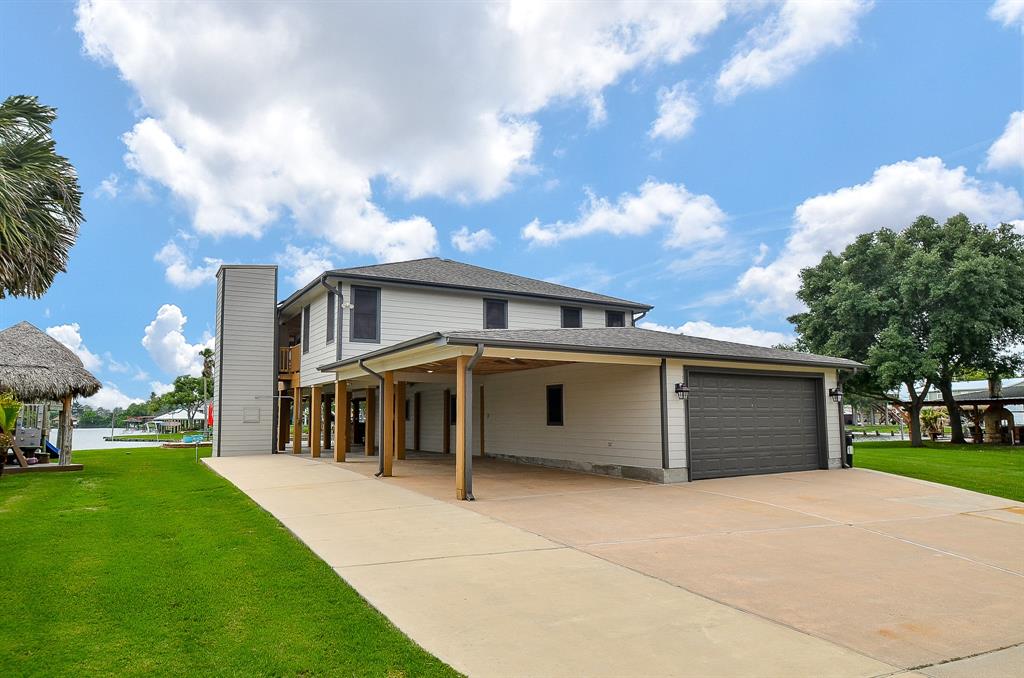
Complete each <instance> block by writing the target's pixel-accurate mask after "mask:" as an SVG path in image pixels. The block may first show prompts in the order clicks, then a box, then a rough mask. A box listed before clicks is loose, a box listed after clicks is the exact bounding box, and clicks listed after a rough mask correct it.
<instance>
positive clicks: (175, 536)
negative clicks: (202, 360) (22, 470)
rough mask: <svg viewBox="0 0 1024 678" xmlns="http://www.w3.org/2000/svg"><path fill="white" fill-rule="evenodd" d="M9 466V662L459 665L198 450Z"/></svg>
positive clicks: (32, 669)
mask: <svg viewBox="0 0 1024 678" xmlns="http://www.w3.org/2000/svg"><path fill="white" fill-rule="evenodd" d="M74 459H75V461H77V462H81V463H83V464H85V471H84V472H81V473H57V474H21V475H17V476H6V475H5V476H4V477H2V478H0V525H2V527H0V554H2V556H0V572H2V573H3V574H2V576H3V580H4V581H3V593H2V594H0V624H2V627H3V634H2V635H3V640H2V642H0V676H28V675H38V676H55V675H73V676H86V675H93V676H95V675H143V674H147V675H148V674H159V675H238V676H250V675H273V676H295V675H303V676H315V675H343V676H451V675H457V674H456V673H455V672H454V671H453V670H452V669H451V668H449V667H448V666H446V665H445V664H443V663H442V662H441V661H440V660H438V659H436V658H435V657H433V656H431V655H430V654H428V653H427V652H425V651H424V650H423V649H421V648H420V647H419V646H417V645H416V644H414V643H413V642H412V641H411V640H409V639H408V638H407V637H406V636H405V635H403V634H402V633H401V632H400V631H399V630H398V629H396V628H395V627H394V626H393V625H392V624H391V623H390V622H389V621H388V620H387V619H386V618H385V617H384V616H382V615H381V614H379V613H378V612H377V611H376V610H374V609H373V608H371V607H370V606H369V605H368V604H367V603H366V602H365V601H363V599H362V598H360V597H359V595H358V594H357V593H356V592H355V591H353V590H352V589H351V588H350V587H349V586H348V585H347V584H345V582H344V581H342V580H341V579H340V578H339V577H338V576H337V575H335V573H334V572H333V571H332V570H331V568H329V567H328V566H327V565H326V564H325V563H323V562H322V561H321V560H319V559H318V558H317V557H316V556H314V555H313V553H312V552H310V551H309V550H308V549H307V548H306V547H305V546H303V545H302V544H301V543H300V542H299V541H298V540H297V539H295V538H294V537H293V536H292V535H291V533H289V532H288V531H287V530H285V529H284V528H283V527H282V526H281V525H280V524H279V523H278V522H277V521H276V520H275V519H274V518H273V517H271V516H270V515H269V514H267V513H264V512H263V510H262V509H260V508H259V507H257V506H256V505H255V504H253V503H252V502H251V501H250V500H249V499H248V498H247V497H245V495H243V494H242V493H241V492H239V491H238V490H236V489H235V488H234V487H233V486H232V485H230V484H229V483H228V482H227V481H225V480H223V479H222V478H220V477H219V476H217V475H216V474H214V473H213V472H212V471H210V470H209V469H207V468H206V466H205V465H202V464H197V463H196V462H195V461H194V452H193V451H192V450H191V449H189V450H165V449H160V448H143V449H131V450H102V451H93V452H76V453H75V456H74Z"/></svg>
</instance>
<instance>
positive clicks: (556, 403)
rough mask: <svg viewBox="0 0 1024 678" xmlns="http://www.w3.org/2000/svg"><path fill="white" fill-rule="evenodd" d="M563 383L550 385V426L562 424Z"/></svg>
mask: <svg viewBox="0 0 1024 678" xmlns="http://www.w3.org/2000/svg"><path fill="white" fill-rule="evenodd" d="M563 423H564V420H563V412H562V385H561V384H557V385H554V386H548V426H562V424H563Z"/></svg>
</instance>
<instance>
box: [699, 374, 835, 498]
mask: <svg viewBox="0 0 1024 678" xmlns="http://www.w3.org/2000/svg"><path fill="white" fill-rule="evenodd" d="M688 381H689V384H690V400H689V414H690V418H689V424H690V430H689V432H690V440H689V442H690V477H691V478H692V479H693V480H699V479H702V478H722V477H725V476H745V475H755V474H759V473H781V472H783V471H807V470H810V469H816V468H821V461H820V459H821V457H820V455H819V452H820V450H821V449H822V447H823V445H824V437H823V434H822V426H823V423H822V420H821V405H822V403H821V399H822V397H821V395H820V394H819V388H820V382H819V381H818V380H816V379H805V378H794V377H775V376H764V375H745V374H733V373H726V372H690V373H689V376H688Z"/></svg>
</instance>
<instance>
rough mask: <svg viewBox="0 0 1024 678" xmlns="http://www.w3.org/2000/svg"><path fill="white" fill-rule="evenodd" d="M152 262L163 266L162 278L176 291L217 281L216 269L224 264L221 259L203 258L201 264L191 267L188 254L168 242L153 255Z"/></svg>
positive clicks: (175, 244)
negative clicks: (175, 288)
mask: <svg viewBox="0 0 1024 678" xmlns="http://www.w3.org/2000/svg"><path fill="white" fill-rule="evenodd" d="M153 260H154V261H157V262H159V263H161V264H163V265H164V266H165V267H166V268H165V269H164V278H166V279H167V282H169V283H171V284H172V285H174V286H175V287H177V288H178V289H182V290H191V289H195V288H196V287H199V286H200V285H204V284H206V283H211V282H213V281H214V280H216V279H217V269H219V268H220V267H221V265H222V264H223V263H224V260H223V259H214V258H212V257H203V263H202V264H201V265H199V266H192V262H191V260H190V257H189V255H188V254H186V253H185V251H184V250H182V249H181V247H179V246H178V243H176V242H174V241H173V240H168V241H167V244H166V245H164V246H163V247H162V248H160V251H159V252H157V253H156V254H155V255H153Z"/></svg>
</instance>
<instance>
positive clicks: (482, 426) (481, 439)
mask: <svg viewBox="0 0 1024 678" xmlns="http://www.w3.org/2000/svg"><path fill="white" fill-rule="evenodd" d="M484 418H485V417H484V387H483V384H481V385H480V456H481V457H482V456H484Z"/></svg>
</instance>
